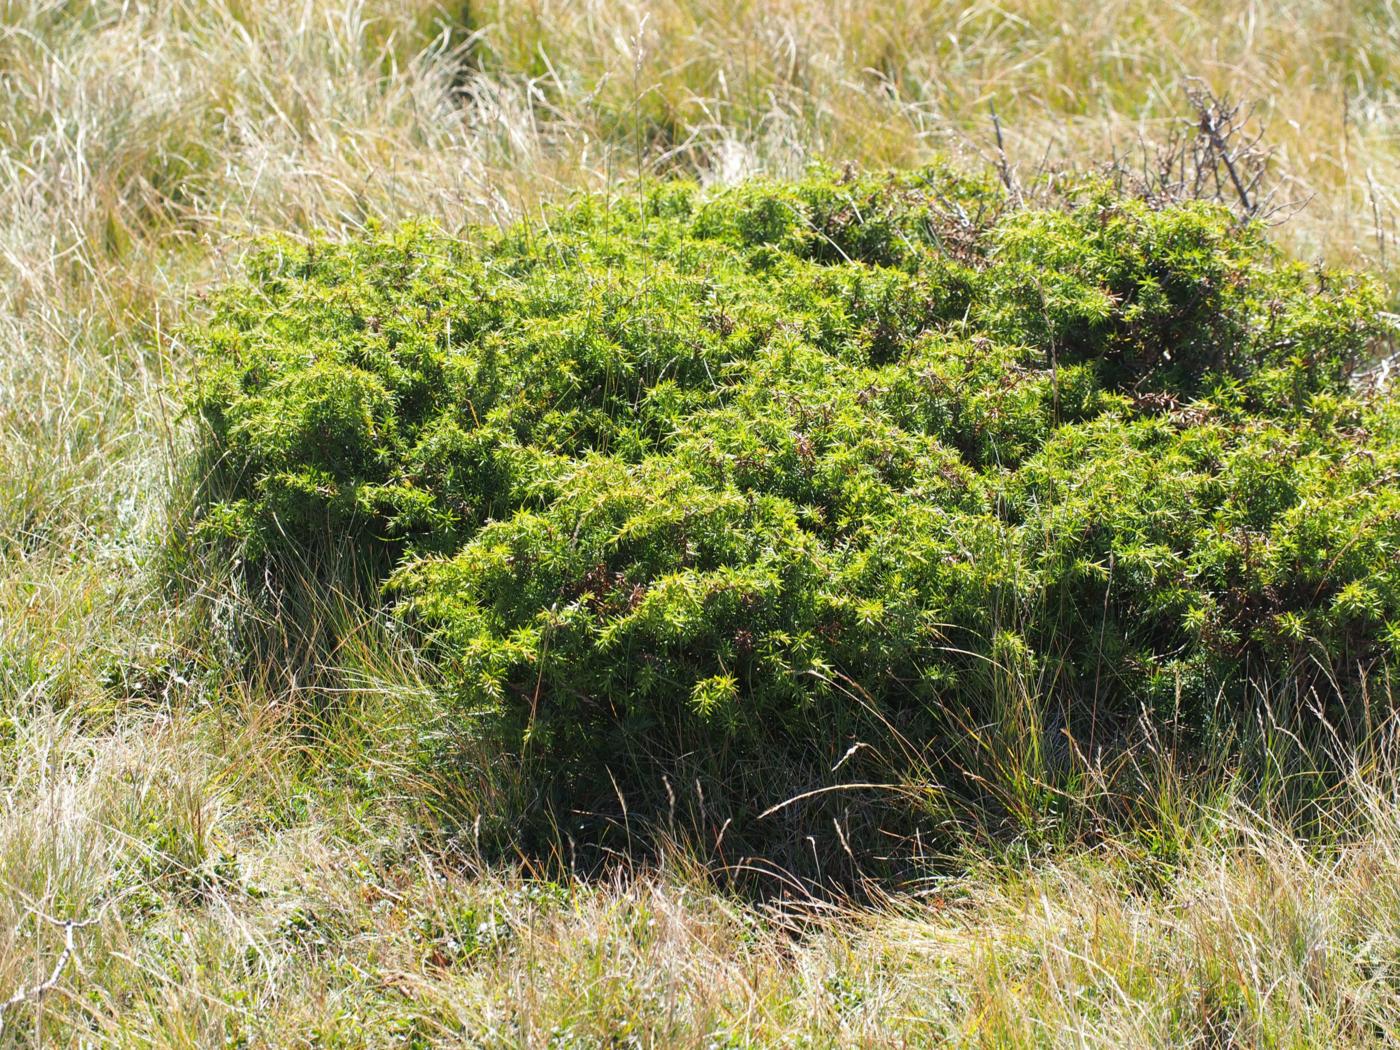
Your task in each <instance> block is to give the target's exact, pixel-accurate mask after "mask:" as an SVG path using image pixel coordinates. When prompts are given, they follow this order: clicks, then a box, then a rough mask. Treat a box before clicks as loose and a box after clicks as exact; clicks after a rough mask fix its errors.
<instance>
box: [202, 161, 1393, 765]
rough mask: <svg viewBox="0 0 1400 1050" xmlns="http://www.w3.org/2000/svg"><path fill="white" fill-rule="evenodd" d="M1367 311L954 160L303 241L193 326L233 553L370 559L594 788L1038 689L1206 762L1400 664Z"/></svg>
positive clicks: (1197, 216) (1247, 260)
mask: <svg viewBox="0 0 1400 1050" xmlns="http://www.w3.org/2000/svg"><path fill="white" fill-rule="evenodd" d="M1376 307H1377V302H1376V298H1375V295H1374V293H1373V292H1372V290H1371V289H1370V287H1369V285H1368V284H1367V283H1365V282H1364V281H1360V280H1357V279H1352V278H1348V277H1346V276H1343V275H1339V274H1333V273H1321V272H1314V271H1312V270H1309V269H1307V268H1304V267H1301V266H1299V265H1296V264H1294V263H1291V262H1289V261H1287V260H1285V259H1282V258H1280V257H1279V256H1278V254H1277V253H1276V252H1275V251H1274V250H1273V249H1272V248H1271V247H1270V245H1269V244H1268V243H1267V242H1266V240H1265V238H1264V235H1263V232H1262V230H1261V229H1259V228H1257V227H1253V226H1246V227H1244V228H1241V227H1240V226H1238V225H1237V224H1236V223H1235V222H1234V221H1233V220H1232V219H1231V217H1230V216H1229V214H1227V213H1226V212H1225V211H1224V210H1222V209H1220V208H1217V207H1214V206H1210V205H1206V204H1200V203H1186V204H1177V205H1172V206H1169V207H1165V208H1161V209H1155V210H1154V209H1153V208H1151V207H1149V206H1148V205H1147V204H1145V203H1143V202H1140V201H1136V200H1126V199H1116V198H1114V197H1113V196H1111V195H1110V194H1109V193H1107V191H1105V190H1103V189H1102V188H1101V187H1097V186H1093V185H1090V186H1084V187H1078V188H1076V189H1074V190H1071V191H1069V192H1068V193H1067V194H1066V195H1065V197H1064V199H1063V200H1062V201H1061V202H1060V204H1059V206H1056V207H1053V208H1051V207H1045V208H1039V209H1015V208H1011V207H1009V206H1008V205H1007V202H1005V201H1004V200H1003V199H1002V198H1001V197H1000V196H999V194H998V193H997V191H996V190H995V189H994V188H993V187H992V185H991V184H990V183H986V182H981V181H976V180H967V179H961V178H957V177H954V176H952V175H950V174H949V173H947V172H945V171H942V170H927V171H920V172H915V173H907V174H901V175H896V176H861V177H854V178H853V177H849V176H848V177H844V178H837V177H833V176H831V175H828V174H818V175H814V176H812V177H810V178H808V179H807V180H805V181H802V182H798V183H795V184H782V183H772V182H753V183H749V184H746V185H742V186H738V187H735V188H732V189H727V190H723V191H719V192H716V193H712V194H707V193H705V192H702V191H701V190H699V189H698V188H696V187H694V186H691V185H688V184H676V183H667V184H662V185H656V186H651V187H647V188H644V189H643V191H641V192H639V193H638V194H634V195H631V196H625V197H622V198H619V199H617V200H614V201H612V202H610V203H609V202H604V201H603V200H600V199H597V198H583V199H580V200H578V201H576V202H574V203H573V204H571V205H570V206H568V207H566V208H563V209H560V210H558V211H554V212H551V213H549V215H548V217H547V220H546V221H543V222H540V223H534V224H521V225H518V226H515V227H512V228H510V229H507V230H505V231H503V232H495V231H476V232H473V233H471V234H470V235H469V236H467V237H466V238H465V239H454V238H451V237H448V236H445V235H443V234H442V233H440V232H438V231H436V230H434V229H432V228H429V227H426V226H421V225H407V226H404V227H401V228H398V229H395V230H391V231H374V232H372V233H371V234H369V235H367V236H365V237H363V238H361V239H357V240H352V241H349V242H347V243H328V242H323V241H317V242H314V243H311V244H301V243H294V242H292V241H290V240H279V241H274V242H272V243H269V244H267V245H265V246H264V247H263V248H262V249H261V250H260V251H259V252H258V253H257V255H256V256H255V257H254V259H253V260H252V263H251V266H250V271H249V280H248V281H247V282H246V283H244V284H241V285H239V286H237V287H234V288H231V289H229V290H227V291H226V292H224V293H223V294H221V295H220V296H219V297H218V299H217V301H216V305H215V307H214V310H213V313H212V319H211V320H210V321H209V322H208V324H207V325H206V326H205V327H203V328H202V329H200V330H199V331H198V332H196V333H194V335H193V339H194V341H195V342H196V344H197V345H198V347H199V348H200V350H201V360H202V371H201V376H200V380H199V382H198V385H197V388H196V390H195V393H194V404H195V406H196V407H197V409H198V411H199V412H200V413H201V414H202V416H203V418H204V419H205V420H206V421H207V423H208V427H207V436H208V441H209V451H210V452H211V453H212V454H214V455H215V456H217V457H218V460H219V466H218V469H217V470H216V471H215V472H214V473H213V474H212V476H211V481H210V485H209V489H208V491H207V493H206V499H205V511H204V515H203V518H202V524H201V528H202V530H203V531H204V534H205V535H206V536H208V537H211V538H217V539H219V540H220V541H221V542H233V543H236V544H238V545H240V548H241V550H242V551H243V552H244V555H245V557H246V558H248V559H249V560H250V562H253V563H258V562H262V561H264V560H268V559H270V560H271V561H272V562H275V560H276V557H277V555H278V551H279V550H283V549H286V548H288V547H290V548H292V549H296V550H298V551H301V550H304V549H306V548H311V549H317V548H319V547H321V546H322V545H324V541H325V540H326V538H328V537H334V538H337V539H343V538H344V537H346V536H350V537H353V538H354V542H355V543H356V545H357V549H359V550H361V551H362V552H363V554H364V557H365V559H366V561H367V563H368V564H370V565H372V566H374V567H376V568H375V571H377V572H380V573H382V575H383V577H384V578H385V579H386V581H387V585H386V593H387V594H388V595H389V596H390V597H391V598H392V600H393V601H394V602H395V605H396V608H397V610H398V612H399V614H400V615H401V616H403V617H404V618H405V619H406V620H408V621H410V622H411V623H414V624H416V625H419V626H420V627H421V628H422V629H423V631H424V638H425V644H426V645H428V646H429V647H430V648H431V649H432V651H433V652H434V653H436V654H437V657H438V659H439V660H440V661H441V663H442V665H443V666H444V667H445V668H446V669H447V671H448V676H449V678H450V680H451V681H452V682H454V683H455V688H456V690H457V691H458V693H459V694H460V700H461V702H462V704H463V705H464V709H469V710H475V711H481V710H486V711H490V712H492V713H494V714H495V715H497V716H498V718H499V720H500V724H502V725H505V726H508V727H510V728H511V732H512V733H514V734H516V735H517V736H518V738H519V739H522V740H525V741H528V743H529V746H530V747H532V748H538V749H540V750H541V752H542V753H543V754H545V755H548V756H549V757H550V759H551V763H552V766H553V768H554V769H556V770H557V771H558V775H559V776H560V778H561V780H562V781H563V782H564V783H566V784H571V785H574V787H575V789H577V790H585V789H591V788H600V786H601V785H606V784H607V783H608V777H607V776H606V775H605V773H604V766H605V765H613V766H616V765H617V764H618V763H620V762H622V761H623V759H621V758H620V757H619V756H621V755H622V754H624V752H626V751H627V750H628V748H629V747H631V745H635V744H637V743H638V742H641V743H642V744H643V745H644V747H645V748H650V749H652V751H653V753H660V754H674V755H679V754H682V753H691V754H694V753H700V754H701V755H702V756H704V757H702V763H709V764H710V765H709V768H711V769H719V770H724V769H727V768H738V765H739V764H742V763H743V762H757V763H759V764H762V763H764V762H769V761H771V760H772V758H773V756H775V755H776V754H779V753H781V754H787V755H791V754H807V755H811V756H815V757H816V758H818V759H819V760H820V761H821V762H823V763H824V764H825V765H827V766H829V765H830V764H831V762H832V761H834V760H835V759H836V758H839V757H840V756H841V755H842V754H843V753H844V752H845V751H846V750H847V749H848V748H849V747H850V746H851V744H852V742H853V741H854V740H857V739H860V738H861V734H862V733H863V731H864V729H865V728H867V727H869V726H870V725H872V724H873V723H874V722H878V723H879V724H882V725H894V726H898V727H900V733H901V735H902V737H903V738H905V739H906V740H913V741H915V742H916V743H917V745H918V746H919V747H923V746H924V745H925V744H926V743H927V744H929V745H930V747H933V746H934V743H935V742H936V741H938V740H939V739H950V738H952V737H954V736H956V735H957V734H958V733H959V732H964V731H966V729H967V727H968V726H970V725H981V724H984V723H986V722H988V721H993V722H998V721H999V722H1003V723H1005V722H1006V720H1007V719H1008V718H1009V715H1008V711H1009V710H1010V708H1009V707H1008V704H1010V703H1011V700H1009V699H1008V698H1009V697H1022V698H1023V699H1024V698H1025V697H1030V698H1031V700H1032V701H1033V702H1034V703H1035V704H1038V705H1040V707H1039V709H1040V710H1041V712H1042V714H1043V713H1044V712H1045V711H1048V710H1049V709H1050V707H1051V706H1052V705H1053V706H1054V707H1055V708H1056V709H1058V710H1060V711H1062V712H1063V713H1064V720H1063V723H1062V724H1063V726H1064V727H1065V728H1067V729H1069V730H1070V731H1071V732H1072V733H1075V734H1076V735H1078V734H1081V733H1082V732H1083V731H1084V730H1085V728H1086V727H1088V726H1090V725H1092V726H1093V727H1095V729H1092V730H1089V731H1090V732H1094V731H1098V732H1107V731H1110V730H1111V729H1112V727H1122V726H1125V725H1127V724H1128V723H1130V722H1131V721H1132V720H1134V719H1136V718H1137V717H1138V716H1139V714H1140V712H1141V711H1142V710H1143V709H1144V708H1146V709H1147V710H1148V711H1150V712H1157V713H1158V714H1159V715H1160V716H1161V717H1163V718H1166V717H1168V716H1169V715H1170V716H1171V717H1173V718H1174V719H1177V721H1176V722H1175V723H1174V724H1176V725H1184V726H1185V731H1186V732H1187V733H1196V734H1200V733H1204V732H1207V731H1209V730H1211V729H1213V728H1216V727H1218V724H1219V722H1220V720H1221V719H1222V717H1223V718H1224V719H1226V720H1228V719H1229V718H1233V717H1236V716H1237V715H1238V714H1239V713H1240V712H1242V711H1243V710H1244V705H1245V703H1246V700H1247V695H1248V685H1249V682H1250V681H1251V680H1262V679H1264V678H1272V679H1274V680H1282V679H1285V678H1292V679H1293V680H1295V681H1298V682H1300V683H1302V684H1303V685H1306V684H1307V683H1308V682H1310V681H1313V680H1319V681H1320V680H1323V679H1324V678H1325V679H1327V680H1330V681H1335V682H1336V683H1340V684H1341V685H1342V686H1343V690H1344V691H1345V689H1346V688H1347V687H1348V683H1354V682H1355V681H1356V679H1357V675H1358V673H1359V670H1368V669H1370V668H1372V667H1374V666H1376V665H1378V664H1383V663H1384V662H1386V661H1393V660H1394V659H1395V658H1396V656H1397V655H1400V569H1397V561H1396V555H1397V548H1398V547H1400V484H1397V471H1398V470H1400V410H1397V408H1396V406H1395V404H1394V403H1393V402H1392V401H1390V400H1387V399H1384V398H1380V397H1376V396H1363V395H1361V394H1358V393H1356V392H1354V391H1352V390H1351V389H1350V388H1349V386H1348V375H1349V373H1350V371H1351V369H1352V367H1353V365H1354V364H1355V362H1356V361H1357V360H1358V359H1359V358H1360V357H1361V356H1362V355H1363V354H1364V352H1365V350H1366V347H1367V345H1368V342H1369V341H1370V340H1372V339H1374V338H1375V336H1376V334H1377V329H1376V324H1377V322H1375V321H1374V318H1375V317H1376ZM857 698H859V699H857ZM1222 699H1223V701H1224V703H1222V702H1221V701H1222ZM952 712H956V713H957V717H952V715H951V713H952ZM1051 743H1053V742H1048V743H1047V746H1049V744H1051Z"/></svg>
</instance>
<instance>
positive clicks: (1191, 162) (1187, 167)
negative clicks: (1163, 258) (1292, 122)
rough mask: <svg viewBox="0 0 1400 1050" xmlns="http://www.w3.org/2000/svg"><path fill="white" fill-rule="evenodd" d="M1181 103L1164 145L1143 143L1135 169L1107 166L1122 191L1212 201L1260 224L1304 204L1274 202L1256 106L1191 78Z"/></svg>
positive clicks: (1269, 153) (1162, 199)
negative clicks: (1182, 110) (1181, 115)
mask: <svg viewBox="0 0 1400 1050" xmlns="http://www.w3.org/2000/svg"><path fill="white" fill-rule="evenodd" d="M1186 101H1187V104H1188V106H1189V107H1190V109H1191V115H1190V116H1189V117H1187V118H1186V119H1184V120H1182V121H1181V123H1180V124H1179V125H1178V126H1177V128H1176V129H1174V130H1173V132H1172V133H1171V134H1170V135H1169V136H1168V137H1167V139H1166V141H1165V142H1162V143H1160V144H1159V145H1157V146H1156V147H1155V148H1150V147H1148V146H1147V145H1146V144H1143V146H1142V150H1141V163H1140V167H1139V168H1138V170H1137V171H1133V170H1132V169H1131V168H1130V167H1129V166H1128V164H1126V163H1124V162H1123V161H1115V162H1114V163H1113V165H1112V166H1111V170H1112V171H1113V173H1114V174H1115V175H1116V176H1117V177H1118V180H1119V182H1120V186H1121V187H1122V188H1124V189H1128V190H1131V191H1134V192H1136V193H1137V194H1138V195H1140V196H1142V197H1143V198H1144V199H1146V200H1149V201H1156V202H1159V203H1161V204H1170V203H1172V202H1174V201H1180V200H1215V201H1219V202H1220V203H1222V204H1227V205H1229V206H1230V207H1232V208H1233V209H1234V210H1235V212H1236V213H1237V214H1238V215H1239V216H1240V218H1241V219H1244V220H1259V221H1261V222H1267V221H1269V220H1271V219H1274V218H1275V217H1277V216H1279V214H1280V213H1281V212H1292V211H1294V210H1296V209H1297V208H1298V207H1301V205H1302V204H1303V203H1306V202H1298V201H1278V200H1276V195H1277V191H1278V185H1277V183H1275V182H1273V181H1272V179H1271V175H1272V171H1273V156H1274V150H1273V148H1272V147H1269V146H1266V145H1264V139H1265V133H1266V129H1265V128H1264V126H1263V124H1262V123H1261V122H1260V121H1259V119H1258V108H1257V106H1255V105H1246V104H1245V103H1243V102H1238V101H1234V100H1232V99H1230V98H1229V97H1223V96H1218V95H1216V94H1215V93H1214V92H1213V91H1212V90H1211V89H1210V88H1209V87H1207V86H1206V84H1205V83H1204V82H1203V81H1200V80H1198V79H1195V78H1192V79H1190V80H1188V81H1187V87H1186Z"/></svg>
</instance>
